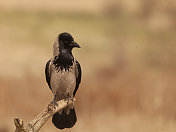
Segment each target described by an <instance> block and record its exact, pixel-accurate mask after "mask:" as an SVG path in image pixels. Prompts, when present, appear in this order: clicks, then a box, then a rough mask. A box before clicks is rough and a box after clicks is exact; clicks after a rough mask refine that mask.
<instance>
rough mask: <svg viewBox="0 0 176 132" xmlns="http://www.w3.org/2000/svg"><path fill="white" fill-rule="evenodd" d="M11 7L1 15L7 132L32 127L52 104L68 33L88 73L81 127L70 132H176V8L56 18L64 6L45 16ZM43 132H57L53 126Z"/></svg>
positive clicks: (0, 96)
mask: <svg viewBox="0 0 176 132" xmlns="http://www.w3.org/2000/svg"><path fill="white" fill-rule="evenodd" d="M19 1H20V0H19ZM6 2H7V1H6ZM6 2H5V1H2V2H1V3H2V4H1V6H2V7H3V8H2V9H1V12H0V19H1V21H0V29H1V30H0V56H1V59H0V64H1V68H0V86H1V92H0V108H1V109H0V117H1V118H2V119H1V121H0V132H6V131H12V130H14V124H13V118H14V117H16V116H18V117H22V118H23V119H24V120H25V121H26V122H28V121H30V120H31V119H32V118H33V117H34V116H35V115H37V114H38V113H39V112H40V111H41V110H42V109H43V108H45V107H46V105H47V103H48V102H49V101H50V100H52V98H53V95H52V93H51V92H50V90H49V88H48V86H47V84H46V82H45V78H44V67H45V63H46V61H47V60H48V59H49V58H50V57H51V56H52V45H53V42H54V40H55V38H56V36H57V34H58V33H60V32H63V31H67V32H70V33H71V34H72V35H73V36H74V38H75V40H76V41H77V42H78V43H80V45H81V47H82V48H81V49H75V50H74V55H75V57H76V58H77V59H78V60H79V61H80V63H81V65H82V69H83V78H82V83H81V86H80V89H79V91H78V94H77V96H76V98H77V101H76V111H77V116H78V123H77V124H76V126H75V127H74V128H73V129H70V130H64V131H77V132H78V131H83V130H84V131H87V132H89V131H95V132H99V131H101V132H103V131H112V132H116V131H118V132H141V131H142V132H175V130H176V127H175V123H176V121H175V117H176V107H175V101H174V100H175V99H176V98H175V94H176V90H175V86H176V83H175V78H176V70H175V66H176V61H175V55H176V45H175V41H176V38H175V24H174V22H175V18H174V15H173V14H172V13H173V12H174V8H173V7H174V6H175V5H174V4H173V5H172V7H170V8H168V5H167V4H163V3H161V4H160V5H158V4H156V5H153V6H156V7H160V10H154V9H155V7H152V8H153V9H152V12H146V11H147V8H148V7H146V8H145V11H143V10H142V8H140V7H141V6H140V3H134V4H130V3H128V4H125V3H123V2H122V3H121V5H122V6H120V7H119V6H117V7H118V10H114V9H116V5H115V8H114V6H113V4H109V5H108V6H107V7H106V8H103V7H104V5H103V4H102V6H101V9H100V10H99V11H100V12H101V10H102V9H103V10H102V11H103V13H100V14H96V13H93V12H96V11H94V9H87V13H85V12H79V13H78V12H77V11H74V12H72V13H69V12H66V13H63V9H60V10H61V11H60V10H57V9H56V10H55V9H53V10H52V9H51V7H54V6H55V7H56V5H57V4H58V3H56V4H53V3H50V4H48V5H47V4H46V3H45V6H43V7H46V8H45V10H43V9H42V8H43V7H42V6H40V3H41V2H40V1H38V4H36V7H37V8H36V7H34V8H33V5H32V4H31V3H27V5H28V4H29V6H27V5H26V3H24V2H23V3H21V5H22V7H23V8H20V5H17V3H11V4H8V3H6ZM77 2H79V1H77ZM97 2H99V1H96V3H97ZM114 2H115V1H114ZM147 4H149V5H150V3H147ZM61 5H62V4H61ZM85 5H86V4H85ZM91 5H92V2H91V4H89V6H90V7H92V6H91ZM78 6H79V7H80V5H76V6H74V5H73V6H71V4H70V5H69V7H72V8H75V7H77V8H78ZM89 6H88V7H89ZM94 6H95V7H98V4H95V5H94ZM129 6H131V7H133V8H130V9H129V10H126V9H127V7H129ZM143 6H144V5H143ZM25 7H26V9H25V10H24V8H25ZM38 7H40V8H38ZM63 7H64V6H63ZM67 7H68V6H67ZM83 7H84V6H83ZM83 7H82V8H83ZM17 8H19V9H17ZM35 8H36V9H35ZM93 8H94V7H93ZM79 9H81V7H80V8H79ZM96 9H99V8H96ZM111 9H113V13H112V10H111ZM157 9H158V8H157ZM70 10H71V11H73V9H70ZM139 10H142V13H138V12H139ZM89 11H90V13H88V12H89ZM128 11H129V12H128ZM131 11H132V12H131ZM135 11H138V12H135ZM114 12H116V13H114ZM145 13H147V14H148V15H146V14H145ZM161 14H162V15H161ZM146 16H147V17H146ZM161 20H163V21H161ZM25 102H28V104H26V103H25ZM41 131H42V132H48V131H57V129H55V128H54V126H53V125H52V124H51V121H48V122H47V124H46V125H45V126H44V127H43V128H42V130H41Z"/></svg>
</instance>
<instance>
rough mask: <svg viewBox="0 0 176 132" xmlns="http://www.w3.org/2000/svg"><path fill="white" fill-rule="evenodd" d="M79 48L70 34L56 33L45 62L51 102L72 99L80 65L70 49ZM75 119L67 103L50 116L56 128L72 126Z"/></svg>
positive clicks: (79, 76) (79, 80) (76, 86)
mask: <svg viewBox="0 0 176 132" xmlns="http://www.w3.org/2000/svg"><path fill="white" fill-rule="evenodd" d="M74 47H77V48H80V45H79V44H77V43H76V42H75V41H74V39H73V37H72V35H71V34H69V33H67V32H64V33H61V34H59V35H58V37H57V38H56V40H55V42H54V46H53V57H52V58H51V59H50V60H49V61H48V62H47V63H46V67H45V76H46V81H47V83H48V86H49V88H50V89H51V91H52V93H53V94H54V99H53V102H56V101H59V100H61V99H73V97H74V96H75V94H76V92H77V90H78V87H79V84H80V82H81V74H82V73H81V72H82V71H81V66H80V64H79V62H78V61H77V60H76V59H75V58H74V57H73V54H72V49H73V48H74ZM76 121H77V117H76V113H75V108H74V106H73V105H69V106H67V107H66V108H64V109H63V110H61V111H59V112H58V113H56V114H54V115H53V117H52V122H53V124H54V126H55V127H56V128H58V129H64V128H72V127H73V126H74V125H75V123H76Z"/></svg>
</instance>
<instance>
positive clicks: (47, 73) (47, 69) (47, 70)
mask: <svg viewBox="0 0 176 132" xmlns="http://www.w3.org/2000/svg"><path fill="white" fill-rule="evenodd" d="M50 61H51V60H49V61H48V62H47V63H46V66H45V77H46V82H47V83H48V86H49V88H50V89H51V85H50V75H49V64H50ZM51 90H52V89H51Z"/></svg>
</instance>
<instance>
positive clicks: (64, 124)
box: [52, 109, 77, 129]
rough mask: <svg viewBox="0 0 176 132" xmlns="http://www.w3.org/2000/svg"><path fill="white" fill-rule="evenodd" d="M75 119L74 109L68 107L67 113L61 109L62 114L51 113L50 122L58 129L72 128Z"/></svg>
mask: <svg viewBox="0 0 176 132" xmlns="http://www.w3.org/2000/svg"><path fill="white" fill-rule="evenodd" d="M76 121H77V118H76V112H75V109H70V113H69V115H66V114H65V112H64V111H63V112H62V114H59V113H56V114H54V115H53V118H52V122H53V124H54V126H55V127H57V128H59V129H64V128H72V127H73V126H74V125H75V123H76Z"/></svg>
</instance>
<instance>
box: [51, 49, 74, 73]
mask: <svg viewBox="0 0 176 132" xmlns="http://www.w3.org/2000/svg"><path fill="white" fill-rule="evenodd" d="M53 64H54V66H55V68H56V69H57V71H62V70H63V69H65V71H69V68H70V67H71V66H73V56H72V54H71V53H67V52H61V53H60V54H59V55H58V56H55V57H54V60H53Z"/></svg>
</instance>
